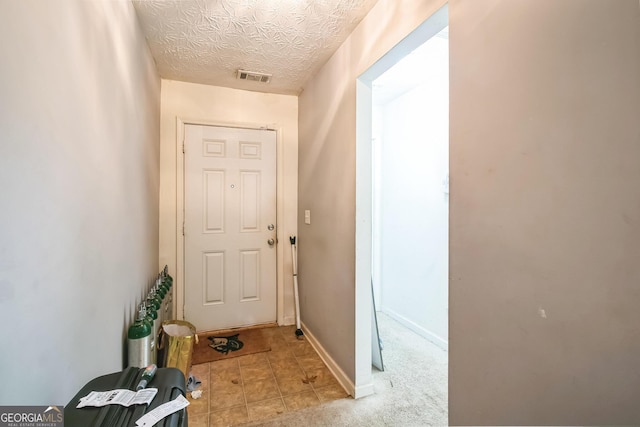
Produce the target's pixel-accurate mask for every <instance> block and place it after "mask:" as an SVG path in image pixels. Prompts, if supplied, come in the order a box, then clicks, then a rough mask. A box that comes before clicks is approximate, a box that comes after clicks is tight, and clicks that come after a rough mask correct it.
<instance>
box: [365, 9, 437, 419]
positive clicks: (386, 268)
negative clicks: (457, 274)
mask: <svg viewBox="0 0 640 427" xmlns="http://www.w3.org/2000/svg"><path fill="white" fill-rule="evenodd" d="M448 63H449V60H448V7H447V6H446V5H445V6H444V7H442V8H441V9H440V10H438V11H437V12H436V13H435V14H434V15H432V16H431V17H430V18H429V19H428V20H427V21H425V22H424V23H423V24H422V25H421V26H420V27H418V28H417V29H416V30H415V31H414V32H413V33H411V34H410V35H409V36H408V37H407V38H405V39H404V40H402V41H401V42H400V43H399V44H398V45H397V46H395V47H394V48H393V49H392V50H391V51H390V52H388V53H387V54H386V55H385V56H384V57H383V58H381V59H380V60H379V61H378V62H377V63H376V64H374V65H373V66H372V67H371V68H370V69H369V70H367V71H366V72H365V73H364V74H363V75H362V76H360V78H359V79H358V84H357V91H358V92H357V121H358V123H357V132H358V134H357V143H356V144H357V145H356V147H357V148H356V153H357V154H356V156H357V172H356V174H357V175H356V176H357V178H356V224H357V226H356V394H357V393H358V391H360V392H361V393H362V395H363V396H364V395H366V394H370V393H371V392H373V390H372V388H373V382H374V374H373V373H372V368H371V363H372V354H371V353H372V352H371V351H370V350H369V349H373V350H375V347H376V346H375V344H377V343H376V340H377V337H376V336H375V333H376V329H377V328H376V325H373V326H372V325H371V320H370V319H371V316H372V312H371V311H372V310H376V312H377V314H378V316H377V317H378V319H379V320H380V322H381V325H380V326H381V327H380V331H381V337H380V338H381V340H382V342H383V343H385V342H390V343H391V344H393V341H394V340H393V339H392V338H390V337H386V338H385V336H384V334H385V331H386V332H387V333H393V332H391V331H397V330H398V328H401V329H402V330H406V331H407V334H408V335H407V337H412V338H411V339H414V340H420V341H421V344H420V346H419V347H421V348H426V349H427V350H425V351H427V352H432V353H433V354H431V355H429V354H425V357H424V358H423V359H424V360H425V361H429V360H430V361H431V362H432V361H433V360H437V361H438V364H439V371H438V375H436V376H434V377H433V378H435V380H434V381H436V382H438V384H431V385H429V387H428V388H429V389H430V392H433V393H437V394H438V393H439V395H441V396H440V397H442V399H441V403H442V405H443V407H444V408H445V410H446V406H447V404H446V402H447V398H446V389H447V366H446V365H447V363H446V360H447V358H448V357H447V355H446V351H447V347H448V250H449V242H448V200H449V177H448V163H449V160H448V156H449V135H448V131H449V123H448V118H449V82H448V76H449V69H448ZM371 287H372V288H373V295H374V300H375V302H376V306H375V307H374V306H373V304H372V299H371V294H372V292H371ZM367 323H368V324H367ZM385 324H386V325H385ZM367 344H368V345H367ZM393 347H394V346H393V345H390V346H387V345H386V344H385V349H384V350H383V352H382V353H383V359H384V360H385V368H391V369H393V367H392V366H390V364H391V363H392V362H393V361H398V360H401V358H402V356H401V355H397V354H393V355H392V354H391V353H390V352H393V351H394V348H393ZM388 356H391V357H388ZM434 358H435V359H434ZM373 359H375V358H373ZM431 362H429V363H431ZM416 368H417V369H420V368H419V367H416ZM408 375H411V374H408ZM385 377H386V374H385ZM422 388H424V385H423V387H422ZM355 397H358V396H357V395H356V396H355Z"/></svg>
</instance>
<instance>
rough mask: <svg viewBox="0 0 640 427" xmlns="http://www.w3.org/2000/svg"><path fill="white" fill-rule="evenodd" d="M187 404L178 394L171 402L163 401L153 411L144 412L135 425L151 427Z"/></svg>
mask: <svg viewBox="0 0 640 427" xmlns="http://www.w3.org/2000/svg"><path fill="white" fill-rule="evenodd" d="M187 406H189V401H188V400H187V399H186V398H185V397H184V396H183V395H181V394H180V395H178V397H176V398H175V399H173V400H172V401H171V402H167V403H163V404H162V405H160V406H158V407H157V408H156V409H154V410H153V411H151V412H148V413H146V414H144V415H143V416H142V417H141V418H140V419H139V420H138V421H136V425H137V426H138V427H151V426H152V425H154V424H155V423H157V422H158V421H160V420H161V419H163V418H164V417H166V416H167V415H171V414H173V413H174V412H178V411H179V410H180V409H182V408H186V407H187Z"/></svg>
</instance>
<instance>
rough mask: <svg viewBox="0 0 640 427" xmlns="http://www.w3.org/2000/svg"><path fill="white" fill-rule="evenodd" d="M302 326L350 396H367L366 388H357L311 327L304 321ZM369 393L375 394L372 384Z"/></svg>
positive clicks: (312, 344) (319, 354) (308, 339)
mask: <svg viewBox="0 0 640 427" xmlns="http://www.w3.org/2000/svg"><path fill="white" fill-rule="evenodd" d="M300 326H301V328H302V332H303V333H304V336H305V338H306V339H307V341H308V342H309V344H311V347H313V349H314V350H315V351H316V353H318V356H320V358H321V359H322V361H323V362H324V363H325V365H327V368H329V370H330V371H331V373H332V374H333V376H334V377H336V379H337V380H338V382H339V383H340V385H341V386H342V388H343V389H344V390H345V391H346V392H347V393H348V394H349V396H352V397H354V398H358V397H364V396H367V394H363V392H365V391H366V390H356V387H355V385H354V384H353V382H351V380H350V379H349V377H348V376H347V374H345V373H344V371H343V370H342V369H341V368H340V366H338V364H337V363H336V362H335V360H333V358H332V357H331V356H329V353H327V351H326V350H325V349H324V347H322V345H321V344H320V343H319V342H318V340H317V339H316V337H314V336H313V334H312V333H311V332H309V329H308V328H307V327H306V326H305V324H304V322H303V323H301V325H300ZM365 388H366V387H365ZM369 394H373V385H371V392H370V393H369Z"/></svg>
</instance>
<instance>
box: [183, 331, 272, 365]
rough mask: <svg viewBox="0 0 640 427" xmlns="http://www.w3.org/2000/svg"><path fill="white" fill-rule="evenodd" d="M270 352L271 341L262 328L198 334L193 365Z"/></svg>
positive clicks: (192, 360)
mask: <svg viewBox="0 0 640 427" xmlns="http://www.w3.org/2000/svg"><path fill="white" fill-rule="evenodd" d="M270 350H271V345H270V344H269V339H268V338H267V337H266V336H265V335H264V334H263V332H262V329H261V328H258V329H241V330H238V329H236V330H232V331H222V332H210V333H205V334H198V344H195V345H194V346H193V356H192V358H191V363H192V364H193V365H198V364H201V363H207V362H213V361H216V360H223V359H231V358H233V357H238V356H246V355H247V354H254V353H261V352H263V351H270Z"/></svg>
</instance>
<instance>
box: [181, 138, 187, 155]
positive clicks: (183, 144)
mask: <svg viewBox="0 0 640 427" xmlns="http://www.w3.org/2000/svg"><path fill="white" fill-rule="evenodd" d="M184 153H186V151H184V141H183V142H182V154H184Z"/></svg>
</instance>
